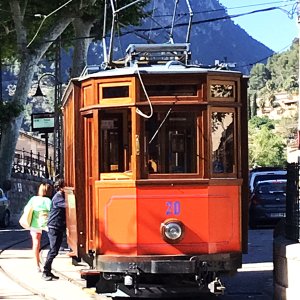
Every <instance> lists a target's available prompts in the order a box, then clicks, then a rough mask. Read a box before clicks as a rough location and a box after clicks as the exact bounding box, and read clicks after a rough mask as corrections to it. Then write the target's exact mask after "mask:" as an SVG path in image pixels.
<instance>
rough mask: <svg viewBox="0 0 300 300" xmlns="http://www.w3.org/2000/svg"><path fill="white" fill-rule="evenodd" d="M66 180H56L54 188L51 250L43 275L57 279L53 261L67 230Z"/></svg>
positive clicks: (49, 223) (50, 215) (50, 224)
mask: <svg viewBox="0 0 300 300" xmlns="http://www.w3.org/2000/svg"><path fill="white" fill-rule="evenodd" d="M64 186H65V183H64V180H63V179H59V180H57V181H56V182H55V184H54V188H55V190H56V194H55V195H54V196H53V198H52V205H51V209H50V213H49V217H48V223H47V226H48V238H49V242H50V250H49V252H48V255H47V260H46V262H45V265H44V272H43V275H42V277H43V278H44V279H45V280H47V281H49V280H56V279H59V277H57V276H55V275H54V274H52V272H51V270H52V262H53V260H54V258H55V257H56V256H57V254H58V251H59V248H60V246H61V243H62V240H63V235H64V232H65V230H66V202H65V194H64Z"/></svg>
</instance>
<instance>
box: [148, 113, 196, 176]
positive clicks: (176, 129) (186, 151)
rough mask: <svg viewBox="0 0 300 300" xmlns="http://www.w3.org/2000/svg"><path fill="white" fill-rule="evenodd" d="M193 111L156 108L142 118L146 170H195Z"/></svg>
mask: <svg viewBox="0 0 300 300" xmlns="http://www.w3.org/2000/svg"><path fill="white" fill-rule="evenodd" d="M196 120H197V118H196V115H195V114H193V113H191V112H189V113H188V112H171V113H168V112H159V113H154V114H153V116H152V117H151V118H150V119H147V120H146V121H145V131H146V149H145V151H146V159H147V164H148V172H149V173H196V172H197V158H196V157H197V155H196V152H197V147H196V140H197V139H196Z"/></svg>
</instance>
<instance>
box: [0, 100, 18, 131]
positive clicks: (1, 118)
mask: <svg viewBox="0 0 300 300" xmlns="http://www.w3.org/2000/svg"><path fill="white" fill-rule="evenodd" d="M23 109H24V108H23V105H20V103H18V102H16V101H3V102H1V101H0V128H3V127H4V126H5V125H6V124H7V123H9V122H10V121H11V120H12V119H14V118H16V117H18V116H19V115H20V114H21V112H22V111H23Z"/></svg>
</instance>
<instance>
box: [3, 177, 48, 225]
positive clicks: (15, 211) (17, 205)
mask: <svg viewBox="0 0 300 300" xmlns="http://www.w3.org/2000/svg"><path fill="white" fill-rule="evenodd" d="M42 182H49V183H52V182H51V181H50V180H47V179H45V178H39V177H35V176H32V175H28V174H21V173H17V174H12V178H11V189H10V190H9V191H8V192H7V195H8V198H9V200H10V213H11V225H17V224H18V220H19V218H20V216H21V213H22V211H23V208H24V206H25V204H26V203H27V201H28V200H29V199H30V197H32V196H34V195H36V194H37V191H38V187H39V185H40V184H41V183H42Z"/></svg>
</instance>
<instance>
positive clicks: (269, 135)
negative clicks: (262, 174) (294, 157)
mask: <svg viewBox="0 0 300 300" xmlns="http://www.w3.org/2000/svg"><path fill="white" fill-rule="evenodd" d="M274 127H275V124H274V123H273V122H272V121H271V120H268V118H267V117H265V118H258V117H256V118H253V119H251V120H250V121H249V167H250V168H253V167H257V166H261V167H266V166H283V165H285V164H286V160H287V159H286V155H285V148H286V145H285V143H284V140H283V138H282V137H281V136H279V135H278V134H277V133H276V132H275V130H274Z"/></svg>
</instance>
